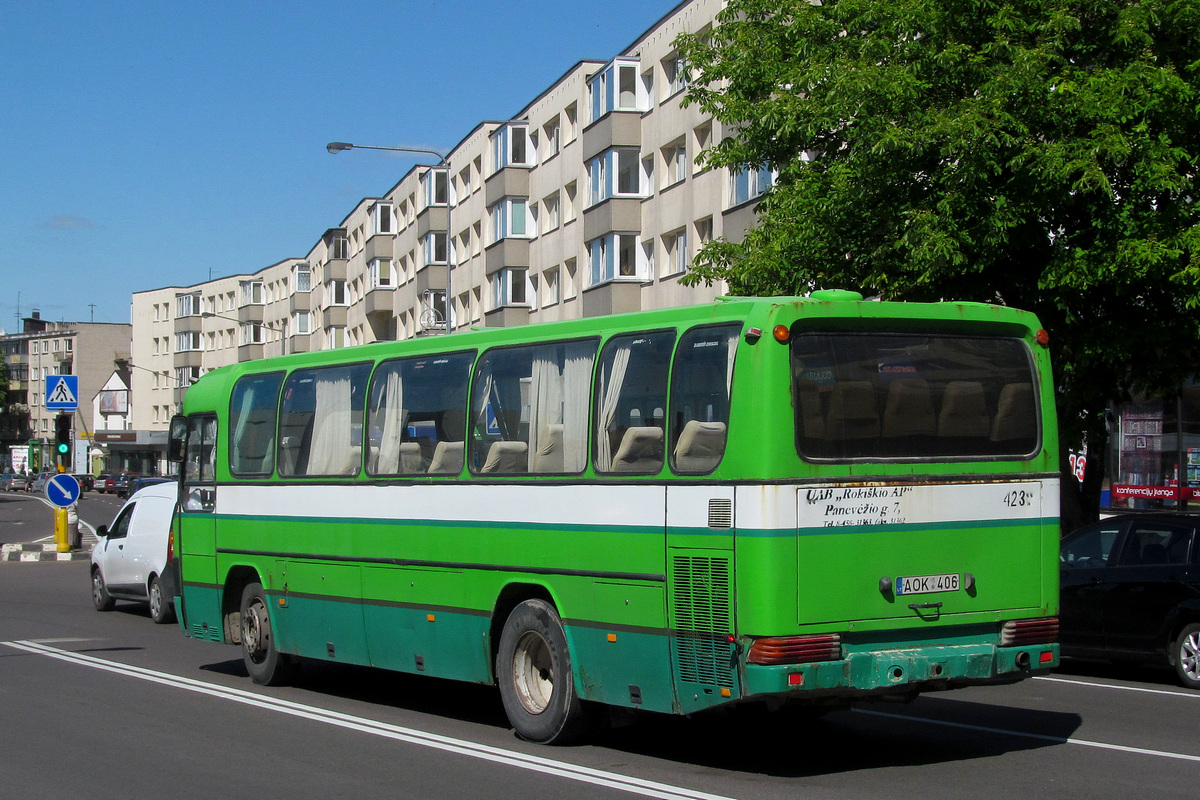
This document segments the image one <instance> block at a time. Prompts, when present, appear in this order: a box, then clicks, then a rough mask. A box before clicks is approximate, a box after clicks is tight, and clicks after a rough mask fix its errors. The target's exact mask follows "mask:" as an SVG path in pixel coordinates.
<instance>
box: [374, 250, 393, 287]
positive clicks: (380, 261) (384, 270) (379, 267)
mask: <svg viewBox="0 0 1200 800" xmlns="http://www.w3.org/2000/svg"><path fill="white" fill-rule="evenodd" d="M395 288H396V265H395V264H393V263H392V260H391V259H390V258H373V259H371V289H372V290H374V289H395Z"/></svg>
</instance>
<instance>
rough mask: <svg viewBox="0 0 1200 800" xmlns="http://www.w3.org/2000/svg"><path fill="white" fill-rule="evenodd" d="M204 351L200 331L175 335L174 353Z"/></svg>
mask: <svg viewBox="0 0 1200 800" xmlns="http://www.w3.org/2000/svg"><path fill="white" fill-rule="evenodd" d="M203 349H204V340H203V338H201V336H200V331H190V332H185V333H177V334H175V352H177V353H188V352H192V351H195V350H203Z"/></svg>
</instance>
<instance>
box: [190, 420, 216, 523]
mask: <svg viewBox="0 0 1200 800" xmlns="http://www.w3.org/2000/svg"><path fill="white" fill-rule="evenodd" d="M216 459H217V418H216V417H212V416H203V417H192V418H190V419H189V420H188V434H187V447H186V453H185V457H184V464H183V484H184V501H183V503H184V510H185V511H212V509H213V506H214V505H215V500H216V495H215V492H214V486H215V483H216V472H215V471H216V466H217V463H216Z"/></svg>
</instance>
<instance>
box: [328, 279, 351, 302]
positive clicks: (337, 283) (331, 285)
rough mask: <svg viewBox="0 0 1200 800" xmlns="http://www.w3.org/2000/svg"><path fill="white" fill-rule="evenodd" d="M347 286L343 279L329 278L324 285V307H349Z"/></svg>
mask: <svg viewBox="0 0 1200 800" xmlns="http://www.w3.org/2000/svg"><path fill="white" fill-rule="evenodd" d="M349 288H350V287H349V286H347V285H346V281H345V279H343V278H331V279H330V280H329V281H327V282H326V283H325V305H327V306H348V305H350V298H349Z"/></svg>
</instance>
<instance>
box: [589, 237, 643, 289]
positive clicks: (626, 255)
mask: <svg viewBox="0 0 1200 800" xmlns="http://www.w3.org/2000/svg"><path fill="white" fill-rule="evenodd" d="M585 248H586V250H587V254H588V280H589V284H588V285H589V286H601V285H603V284H606V283H613V282H615V281H637V282H641V281H642V280H644V277H643V276H644V274H645V260H644V258H643V255H642V248H641V247H640V246H639V245H638V237H637V234H635V233H606V234H605V235H603V236H600V237H597V238H595V239H592V240H591V241H590V242H588V243H587V244H586V245H585Z"/></svg>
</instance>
